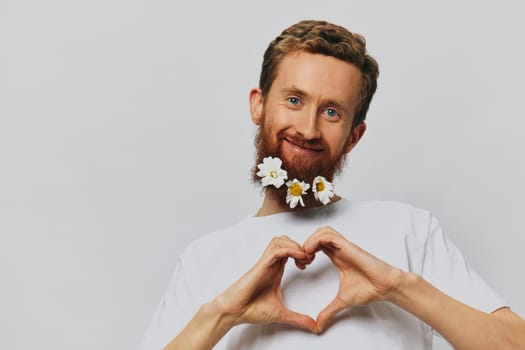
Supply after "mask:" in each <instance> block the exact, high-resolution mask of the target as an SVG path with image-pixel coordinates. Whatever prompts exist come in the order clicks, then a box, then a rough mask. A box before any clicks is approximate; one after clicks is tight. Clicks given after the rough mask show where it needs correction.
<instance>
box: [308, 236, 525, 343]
mask: <svg viewBox="0 0 525 350" xmlns="http://www.w3.org/2000/svg"><path fill="white" fill-rule="evenodd" d="M304 249H305V252H306V253H308V254H313V253H315V252H317V251H323V252H324V253H325V254H326V255H327V256H328V257H329V258H330V259H331V260H332V262H333V263H334V265H335V266H336V268H337V269H338V271H339V279H340V282H339V291H338V293H337V296H336V297H335V298H334V300H333V301H332V302H331V303H330V304H329V305H328V306H327V307H326V308H325V309H324V310H322V311H321V312H320V313H319V315H318V317H317V324H318V328H319V330H320V331H322V330H324V329H325V328H326V326H327V323H328V322H329V321H330V319H331V318H332V317H333V316H335V314H336V313H337V312H339V311H341V310H343V309H345V308H348V307H351V306H358V305H366V304H368V303H370V302H372V301H379V300H381V301H389V302H392V303H394V304H396V305H398V306H399V307H401V308H403V309H405V310H406V311H408V312H410V313H411V314H413V315H414V316H416V317H418V318H419V319H421V320H422V321H424V322H425V323H427V324H428V325H430V326H431V327H433V328H434V329H435V330H436V331H438V332H439V333H440V334H441V335H442V336H443V337H444V338H445V339H447V340H448V341H449V342H450V343H451V344H452V345H453V346H454V348H456V349H476V350H483V349H525V321H523V320H522V319H520V318H519V317H518V316H516V315H515V314H514V313H512V311H510V310H509V309H507V308H503V309H500V310H498V311H496V312H494V313H493V314H486V313H484V312H481V311H479V310H476V309H474V308H471V307H469V306H467V305H465V304H462V303H460V302H459V301H457V300H455V299H453V298H451V297H450V296H448V295H446V294H444V293H443V292H441V291H440V290H438V289H437V288H435V287H434V286H432V285H431V284H430V283H428V282H427V281H425V280H424V279H423V278H422V277H420V276H418V275H416V274H413V273H408V272H404V271H402V270H400V269H398V268H395V267H393V266H391V265H389V264H387V263H386V262H384V261H382V260H380V259H378V258H376V257H374V256H373V255H371V254H369V253H367V252H365V251H364V250H362V249H361V248H359V247H358V246H356V245H355V244H353V243H351V242H349V241H347V240H346V239H345V238H344V237H343V236H342V235H341V234H339V233H338V232H337V231H335V230H333V229H332V228H329V227H324V228H321V229H319V230H317V231H316V232H315V233H314V234H313V235H312V236H310V238H308V240H307V241H306V242H305V244H304Z"/></svg>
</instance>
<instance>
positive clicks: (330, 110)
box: [326, 108, 339, 117]
mask: <svg viewBox="0 0 525 350" xmlns="http://www.w3.org/2000/svg"><path fill="white" fill-rule="evenodd" d="M338 114H339V113H337V111H336V110H335V109H333V108H327V109H326V115H327V116H329V117H337V115H338Z"/></svg>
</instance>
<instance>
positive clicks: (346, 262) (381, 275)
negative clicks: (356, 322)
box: [303, 227, 402, 332]
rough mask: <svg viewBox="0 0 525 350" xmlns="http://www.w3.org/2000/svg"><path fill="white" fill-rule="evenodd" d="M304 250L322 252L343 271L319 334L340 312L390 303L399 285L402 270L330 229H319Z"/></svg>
mask: <svg viewBox="0 0 525 350" xmlns="http://www.w3.org/2000/svg"><path fill="white" fill-rule="evenodd" d="M303 247H304V251H305V252H306V253H307V254H308V255H311V254H315V253H316V252H318V251H322V252H323V253H325V254H326V255H327V256H328V257H329V258H330V260H331V261H332V263H333V264H334V265H335V267H336V268H337V270H338V271H339V290H338V292H337V295H336V297H335V298H334V299H333V300H332V302H330V303H329V304H328V305H327V306H326V307H325V308H324V309H323V310H322V311H321V312H320V313H319V315H318V316H317V327H318V330H319V332H322V331H323V330H324V329H325V328H326V325H327V323H328V322H329V321H330V319H332V318H333V317H334V316H335V315H336V314H337V313H338V312H339V311H341V310H343V309H346V308H348V307H351V306H361V305H366V304H368V303H370V302H372V301H378V300H387V299H388V296H389V293H390V292H391V291H392V290H394V289H395V288H396V287H397V286H398V284H399V279H400V276H401V274H402V271H401V270H400V269H397V268H395V267H393V266H391V265H389V264H387V263H386V262H384V261H382V260H380V259H378V258H376V257H375V256H373V255H371V254H369V253H367V252H366V251H364V250H362V249H361V248H359V247H358V246H356V245H355V244H353V243H351V242H349V241H348V240H347V239H346V238H345V237H343V236H342V235H341V234H340V233H339V232H337V231H335V230H334V229H332V228H330V227H323V228H320V229H318V230H317V231H316V232H314V233H313V234H312V235H311V236H310V237H309V238H308V239H307V240H306V242H305V243H304V246H303Z"/></svg>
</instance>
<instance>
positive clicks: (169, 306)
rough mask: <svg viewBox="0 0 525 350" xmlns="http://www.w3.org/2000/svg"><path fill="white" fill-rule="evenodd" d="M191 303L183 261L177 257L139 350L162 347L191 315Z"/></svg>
mask: <svg viewBox="0 0 525 350" xmlns="http://www.w3.org/2000/svg"><path fill="white" fill-rule="evenodd" d="M192 304H193V303H192V300H191V294H190V292H189V287H188V283H187V280H186V277H185V272H184V268H183V263H182V260H181V259H179V260H178V261H177V264H176V265H175V269H174V271H173V274H172V276H171V280H170V282H169V285H168V288H167V289H166V291H165V292H164V295H163V297H162V299H161V301H160V303H159V304H158V306H157V308H156V310H155V313H154V314H153V318H152V320H151V322H150V324H149V327H148V329H147V331H146V333H145V334H144V336H143V338H142V341H141V343H140V345H139V350H161V349H163V348H164V347H165V346H166V345H167V344H168V343H169V342H170V341H171V340H172V339H173V338H175V336H176V335H177V334H179V333H180V331H181V330H182V329H183V328H184V327H185V326H186V324H187V323H188V322H189V321H190V320H191V318H192V317H193V311H192V308H191V305H192Z"/></svg>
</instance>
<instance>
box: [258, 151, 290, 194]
mask: <svg viewBox="0 0 525 350" xmlns="http://www.w3.org/2000/svg"><path fill="white" fill-rule="evenodd" d="M282 164H283V162H282V161H281V160H280V159H279V158H277V157H275V158H272V157H266V158H264V159H263V162H262V163H261V164H259V165H257V168H259V171H258V172H257V176H259V177H262V179H261V181H262V185H263V187H265V186H269V185H274V186H275V187H277V188H279V187H281V186H282V185H283V184H284V181H285V180H286V179H288V173H287V172H286V170H283V169H281V165H282Z"/></svg>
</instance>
